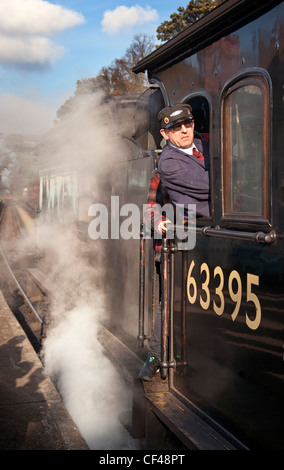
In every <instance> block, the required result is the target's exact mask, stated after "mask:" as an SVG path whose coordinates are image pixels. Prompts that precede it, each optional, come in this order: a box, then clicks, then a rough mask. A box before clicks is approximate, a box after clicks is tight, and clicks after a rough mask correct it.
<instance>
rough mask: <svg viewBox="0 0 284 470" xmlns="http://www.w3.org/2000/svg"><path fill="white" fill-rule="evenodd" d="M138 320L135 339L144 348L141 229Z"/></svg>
mask: <svg viewBox="0 0 284 470" xmlns="http://www.w3.org/2000/svg"><path fill="white" fill-rule="evenodd" d="M139 254H140V257H139V320H138V336H137V339H138V341H139V343H140V346H141V347H143V346H144V339H145V336H144V309H145V238H144V231H143V228H141V230H140V251H139Z"/></svg>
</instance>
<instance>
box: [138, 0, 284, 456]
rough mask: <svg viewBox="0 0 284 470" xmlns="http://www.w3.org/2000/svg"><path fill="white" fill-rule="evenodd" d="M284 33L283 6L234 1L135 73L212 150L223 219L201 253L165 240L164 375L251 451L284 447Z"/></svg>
mask: <svg viewBox="0 0 284 470" xmlns="http://www.w3.org/2000/svg"><path fill="white" fill-rule="evenodd" d="M244 12H245V13H244ZM283 24H284V3H283V1H268V2H267V1H258V2H249V1H246V0H241V1H240V0H228V1H226V2H224V3H223V4H222V5H220V6H219V7H217V8H216V9H215V10H213V12H211V13H210V14H208V15H206V16H205V17H204V18H202V19H201V20H199V21H198V22H197V23H196V24H195V25H193V26H192V27H190V28H188V29H187V30H185V31H184V32H183V33H180V34H179V35H177V36H176V37H174V38H173V39H172V40H170V41H169V42H168V43H166V44H165V45H163V46H161V47H160V48H159V49H157V51H155V52H153V53H152V54H151V55H149V56H148V57H146V58H145V59H143V60H142V61H141V62H140V63H139V64H137V66H136V67H135V69H134V71H135V72H137V73H138V72H141V71H147V72H148V77H149V81H150V83H151V84H152V92H151V96H152V97H153V96H159V100H156V101H155V103H156V108H155V111H156V110H157V103H158V104H159V105H161V107H163V106H166V105H168V104H173V103H177V102H186V103H189V104H190V105H191V106H192V109H193V115H194V118H195V130H196V131H197V132H198V133H200V134H201V135H202V136H203V137H204V138H206V139H207V140H208V141H209V143H210V159H211V160H210V161H211V163H210V165H211V172H210V185H211V186H210V188H211V201H212V215H211V217H209V218H199V219H197V223H196V243H195V246H194V248H193V249H190V250H179V249H178V247H177V244H176V243H175V241H172V240H171V241H167V240H164V241H163V243H164V249H163V255H162V258H163V263H164V264H163V266H164V267H163V271H162V272H163V276H162V288H163V294H162V309H163V325H164V329H163V338H164V343H163V358H162V367H161V370H162V374H163V375H164V378H165V377H167V379H168V381H169V391H170V392H171V393H172V394H173V396H174V397H178V399H179V400H181V402H182V403H184V404H185V406H188V407H189V409H191V410H194V411H195V412H197V414H198V415H199V416H202V417H205V421H206V422H210V423H211V425H213V427H214V426H215V427H216V428H218V429H219V430H222V432H224V433H225V434H226V432H227V435H230V436H234V438H232V439H233V441H234V439H235V441H234V442H235V443H236V442H237V443H239V445H240V447H241V448H243V447H248V448H258V449H260V448H263V447H264V448H267V449H277V448H283V442H284V435H283V426H282V423H283V418H284V416H283V404H282V397H283V392H284V370H283V301H284V291H283V275H284V246H283V231H284V218H283V174H284V160H283V155H282V154H283V144H282V135H281V132H282V131H283V120H284V101H283V76H284V74H283V72H284V62H283V57H284V54H283V52H284V51H283V46H284V32H283ZM153 90H154V93H153ZM148 111H149V113H150V118H149V114H148V118H147V122H148V124H147V126H148V128H147V135H148V136H149V133H150V135H151V136H152V137H153V138H152V140H151V146H152V147H148V149H149V148H153V146H154V149H155V150H156V151H159V150H161V147H160V145H161V143H160V141H159V138H158V137H159V133H158V129H157V124H154V125H152V127H151V123H153V115H154V112H153V107H149V108H148ZM148 144H149V140H148ZM157 153H158V152H157ZM147 243H148V240H147V241H146V244H147ZM146 263H147V261H146ZM147 266H148V267H147ZM146 269H151V266H150V265H149V264H148V265H147V264H146ZM224 430H226V431H224ZM240 443H242V444H240ZM236 446H237V447H238V444H236Z"/></svg>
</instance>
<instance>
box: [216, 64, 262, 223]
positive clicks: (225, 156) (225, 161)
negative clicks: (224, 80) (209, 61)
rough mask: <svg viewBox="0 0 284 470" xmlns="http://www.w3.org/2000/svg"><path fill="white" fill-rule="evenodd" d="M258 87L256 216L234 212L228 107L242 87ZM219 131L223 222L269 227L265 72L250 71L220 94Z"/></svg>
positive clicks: (231, 148) (243, 212)
mask: <svg viewBox="0 0 284 470" xmlns="http://www.w3.org/2000/svg"><path fill="white" fill-rule="evenodd" d="M251 86H254V87H258V88H259V90H260V93H261V97H262V115H261V117H262V119H263V120H262V126H263V132H262V158H263V159H262V165H259V166H260V168H261V170H260V171H261V175H260V174H259V176H260V179H261V182H262V184H261V187H260V188H259V192H261V194H262V204H261V210H260V211H259V212H257V211H256V210H255V211H253V210H252V211H249V210H248V211H246V210H240V211H237V210H234V208H233V203H232V195H233V189H232V185H233V180H234V178H233V177H234V176H235V175H234V174H233V171H234V170H233V144H234V142H233V138H232V119H231V118H230V115H229V103H230V99H232V96H233V93H234V92H237V91H240V90H241V89H243V90H244V89H245V87H251ZM221 96H222V97H221V129H222V136H221V142H222V155H221V166H222V168H221V171H222V217H221V220H222V221H224V222H233V223H236V222H237V223H250V224H253V225H254V224H260V225H270V201H271V197H270V194H271V187H270V186H271V184H270V158H271V151H270V148H271V144H270V139H271V129H270V123H271V83H270V79H269V76H268V74H266V73H264V72H256V71H255V70H254V71H251V72H247V73H245V74H241V75H240V76H237V77H235V78H234V79H233V80H231V81H230V82H229V83H228V84H227V85H226V86H225V87H224V90H223V93H222V95H221Z"/></svg>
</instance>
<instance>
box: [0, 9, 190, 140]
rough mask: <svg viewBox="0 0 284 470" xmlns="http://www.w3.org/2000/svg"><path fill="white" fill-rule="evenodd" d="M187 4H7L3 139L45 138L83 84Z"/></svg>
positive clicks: (0, 97) (0, 113) (0, 27)
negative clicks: (59, 112) (138, 36)
mask: <svg viewBox="0 0 284 470" xmlns="http://www.w3.org/2000/svg"><path fill="white" fill-rule="evenodd" d="M187 4H188V1H184V0H163V1H159V0H152V1H147V0H145V2H144V0H137V1H136V2H133V1H128V0H121V1H114V0H104V1H101V0H100V1H99V0H0V134H1V133H4V134H5V133H24V134H30V133H32V134H42V133H44V132H46V131H47V130H48V129H49V128H50V127H52V123H53V121H54V119H56V110H57V109H58V108H59V107H60V106H61V105H62V104H63V103H64V102H65V101H66V99H68V98H69V97H70V96H72V95H73V93H74V91H75V88H76V82H77V80H80V79H83V78H91V77H95V76H96V75H98V73H99V72H100V70H101V68H102V67H104V66H106V67H107V66H109V65H111V63H112V61H113V60H114V59H116V58H121V57H123V56H124V55H125V53H126V50H127V48H128V47H129V46H130V44H131V43H132V41H133V38H134V36H135V35H136V34H140V33H141V34H142V33H145V34H147V35H149V36H152V37H153V38H154V39H155V41H156V42H157V44H158V43H159V42H158V41H157V39H156V29H157V27H158V26H159V25H160V24H161V23H162V22H163V21H165V20H169V19H170V15H171V14H172V13H174V12H176V11H177V8H178V7H179V6H186V5H187Z"/></svg>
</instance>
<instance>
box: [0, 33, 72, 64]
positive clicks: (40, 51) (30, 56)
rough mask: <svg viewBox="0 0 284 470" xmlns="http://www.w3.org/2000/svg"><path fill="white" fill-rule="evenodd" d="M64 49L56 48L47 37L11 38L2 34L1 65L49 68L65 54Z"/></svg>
mask: <svg viewBox="0 0 284 470" xmlns="http://www.w3.org/2000/svg"><path fill="white" fill-rule="evenodd" d="M63 51H64V48H63V47H61V46H56V45H55V44H53V43H52V42H51V41H50V40H49V39H48V38H46V37H39V36H32V37H30V36H29V37H26V38H25V39H23V38H22V37H19V36H17V37H10V36H3V35H1V34H0V63H1V64H2V65H13V66H22V67H31V66H32V67H36V66H37V67H41V68H44V67H48V66H49V65H50V64H51V63H52V62H54V61H55V60H56V59H58V58H59V57H60V56H61V55H62V54H63Z"/></svg>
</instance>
